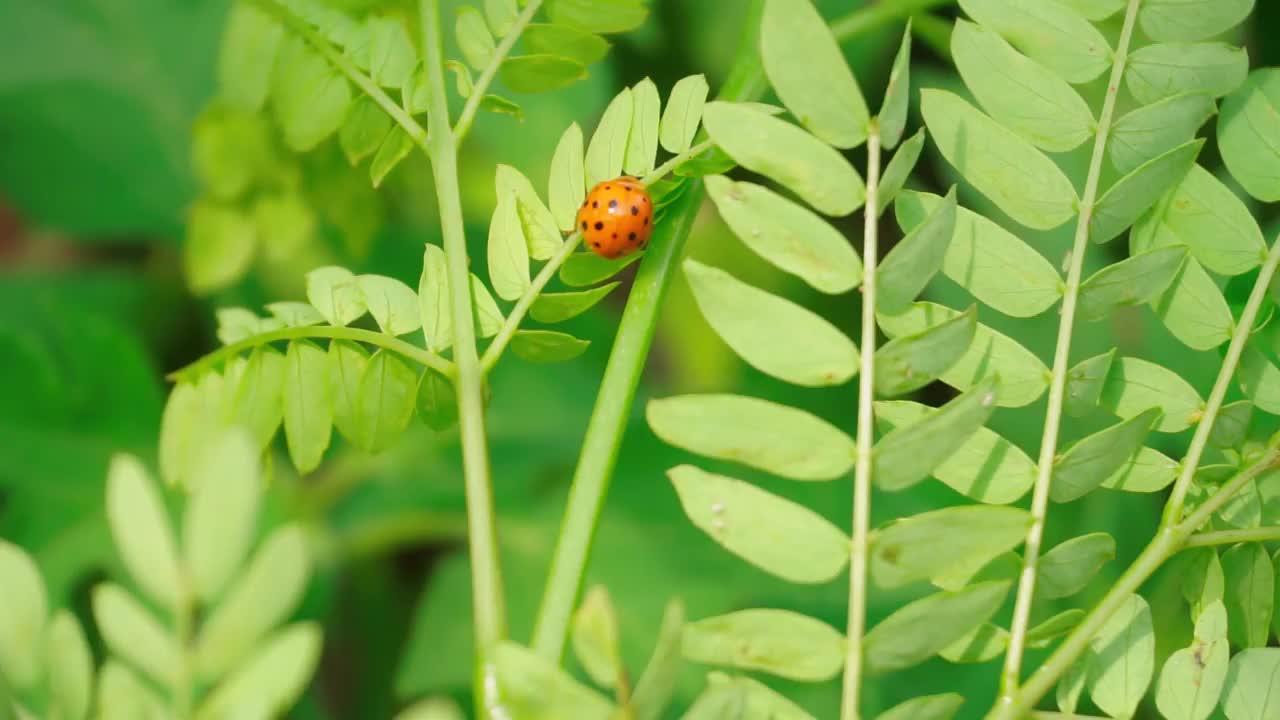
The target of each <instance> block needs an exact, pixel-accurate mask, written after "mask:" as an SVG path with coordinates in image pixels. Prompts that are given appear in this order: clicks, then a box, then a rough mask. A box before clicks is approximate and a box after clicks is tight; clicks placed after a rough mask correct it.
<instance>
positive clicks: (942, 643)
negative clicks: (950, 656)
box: [863, 582, 1010, 674]
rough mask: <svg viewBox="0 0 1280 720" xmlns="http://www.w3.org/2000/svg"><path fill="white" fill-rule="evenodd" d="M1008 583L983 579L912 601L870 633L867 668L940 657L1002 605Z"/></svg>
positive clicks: (888, 669)
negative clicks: (966, 585)
mask: <svg viewBox="0 0 1280 720" xmlns="http://www.w3.org/2000/svg"><path fill="white" fill-rule="evenodd" d="M1009 585H1010V584H1009V583H1008V582H984V583H978V584H976V585H971V586H970V587H967V588H965V589H964V590H960V591H959V592H940V593H935V594H933V595H929V596H928V597H925V598H922V599H920V600H916V601H915V602H912V603H909V604H908V605H906V606H905V607H903V608H901V609H900V610H898V611H896V612H894V613H893V614H892V615H890V616H889V617H887V618H885V619H884V620H882V621H880V624H878V625H876V626H875V627H874V628H872V629H871V632H869V633H867V635H866V638H865V639H864V641H863V652H864V654H865V656H866V665H867V672H869V673H872V674H879V673H885V672H891V671H894V670H904V669H906V668H909V667H911V666H913V665H917V664H919V663H921V662H924V661H925V660H928V659H929V658H930V657H932V656H934V655H936V654H937V653H938V652H939V651H941V650H942V649H943V648H945V647H947V646H948V645H951V644H952V643H954V642H955V641H957V640H959V639H960V638H963V637H964V636H966V635H968V634H969V633H970V632H972V631H973V629H974V628H976V627H978V626H980V625H982V624H983V623H985V622H986V621H987V620H990V619H991V616H992V615H994V614H995V613H996V611H997V610H999V609H1000V605H1001V604H1003V603H1004V599H1005V596H1006V595H1007V594H1008V592H1009Z"/></svg>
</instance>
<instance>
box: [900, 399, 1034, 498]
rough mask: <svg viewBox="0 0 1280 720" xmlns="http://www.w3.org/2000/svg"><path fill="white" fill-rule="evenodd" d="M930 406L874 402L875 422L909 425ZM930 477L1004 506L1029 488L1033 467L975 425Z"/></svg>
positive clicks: (1005, 443)
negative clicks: (966, 437) (966, 440)
mask: <svg viewBox="0 0 1280 720" xmlns="http://www.w3.org/2000/svg"><path fill="white" fill-rule="evenodd" d="M932 410H933V408H931V407H929V406H927V405H921V404H920V403H914V402H907V401H894V402H877V403H876V405H875V415H876V421H877V424H886V423H887V424H888V427H889V428H890V429H893V428H899V427H906V426H910V425H913V424H915V423H917V422H919V421H921V420H923V419H924V418H925V416H927V415H928V414H929V413H930V412H931V411H932ZM933 476H934V477H936V478H937V479H939V480H941V481H942V482H944V483H946V484H947V485H949V486H951V488H952V489H953V490H955V491H956V492H959V493H962V494H963V495H966V496H968V497H970V498H973V499H974V500H977V501H978V502H982V503H989V504H993V505H1004V504H1007V503H1011V502H1014V501H1015V500H1017V499H1018V498H1020V497H1022V496H1023V495H1025V494H1026V493H1027V491H1028V490H1030V489H1031V485H1032V483H1034V482H1035V476H1036V466H1035V463H1033V462H1032V461H1031V458H1030V457H1027V454H1026V453H1025V452H1023V451H1022V449H1021V448H1019V447H1018V446H1017V445H1014V444H1013V443H1011V442H1009V441H1008V440H1005V439H1004V438H1002V437H1000V436H999V435H997V434H996V433H994V432H992V431H991V430H988V429H987V428H979V429H978V431H977V432H976V433H975V434H974V435H973V437H971V438H970V439H969V440H968V442H966V443H964V444H963V445H961V446H960V449H958V450H956V452H955V453H954V454H953V455H952V456H951V457H949V458H948V459H947V460H946V461H944V462H943V463H942V464H941V465H939V466H938V467H936V468H934V469H933Z"/></svg>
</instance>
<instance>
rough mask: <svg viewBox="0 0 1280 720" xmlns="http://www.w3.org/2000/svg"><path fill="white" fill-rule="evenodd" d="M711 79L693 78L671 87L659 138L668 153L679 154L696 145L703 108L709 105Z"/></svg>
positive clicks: (681, 80)
mask: <svg viewBox="0 0 1280 720" xmlns="http://www.w3.org/2000/svg"><path fill="white" fill-rule="evenodd" d="M709 92H710V86H709V85H707V76H705V75H689V76H688V77H684V78H681V79H680V81H679V82H677V83H676V84H675V86H674V87H672V88H671V95H670V96H669V97H668V98H667V109H666V110H665V111H663V113H662V123H661V126H660V128H659V139H661V141H662V147H663V148H665V149H666V150H667V152H670V153H675V154H679V153H682V152H685V151H686V150H688V149H689V148H690V147H692V146H693V138H694V136H695V135H697V134H698V127H699V126H700V125H701V124H702V109H703V108H704V107H705V106H706V103H707V94H708V93H709Z"/></svg>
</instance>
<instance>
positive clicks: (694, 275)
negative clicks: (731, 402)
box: [684, 260, 858, 387]
mask: <svg viewBox="0 0 1280 720" xmlns="http://www.w3.org/2000/svg"><path fill="white" fill-rule="evenodd" d="M684 274H685V278H686V279H688V281H689V285H690V287H691V288H692V289H693V296H694V299H695V300H696V301H697V304H698V308H699V309H700V310H701V311H702V314H703V316H704V317H705V318H706V319H707V322H709V323H710V324H711V327H712V328H714V329H715V331H716V334H717V335H719V336H720V337H721V338H722V339H723V340H724V341H725V343H727V344H728V345H729V347H731V348H733V350H734V352H736V353H737V354H738V355H739V356H740V357H741V358H742V359H743V360H745V361H746V362H747V364H749V365H751V366H752V367H754V368H756V369H757V370H759V371H761V372H763V373H766V374H768V375H772V376H773V377H776V378H778V379H780V380H786V381H787V382H790V383H794V384H796V385H804V386H807V387H822V386H827V385H840V384H843V383H845V382H847V381H848V380H849V378H851V377H853V375H854V373H856V372H857V371H858V349H857V347H856V346H854V344H853V342H852V341H851V340H849V338H848V337H846V336H845V335H844V334H843V333H841V332H840V331H839V330H837V329H836V328H835V326H833V325H831V323H829V322H827V321H826V320H824V319H822V318H821V317H819V316H818V315H816V314H814V313H812V312H810V311H809V310H806V309H805V308H802V307H800V306H799V305H796V304H794V303H792V302H791V301H789V300H784V299H783V298H780V297H777V296H776V295H771V294H769V293H767V292H765V291H763V290H759V289H757V288H755V287H752V286H751V285H748V284H746V283H744V282H742V281H741V280H738V279H737V278H735V277H733V276H732V275H730V274H729V273H726V272H724V271H723V270H719V269H716V268H713V267H710V266H707V265H703V264H701V263H699V262H697V261H695V260H686V261H685V262H684Z"/></svg>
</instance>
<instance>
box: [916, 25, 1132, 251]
mask: <svg viewBox="0 0 1280 720" xmlns="http://www.w3.org/2000/svg"><path fill="white" fill-rule="evenodd" d="M982 1H983V2H988V1H991V0H982ZM970 2H977V0H970ZM921 97H922V103H921V111H922V112H923V113H924V119H925V124H926V125H928V127H929V133H930V134H931V135H933V141H934V143H936V144H937V146H938V149H939V150H940V151H941V152H942V154H943V156H945V157H946V158H947V161H948V162H950V163H951V165H952V166H954V167H955V168H956V169H957V170H958V171H959V172H960V174H961V175H963V176H964V177H965V179H966V180H968V181H969V182H970V183H972V184H973V186H974V187H975V188H977V190H978V191H979V192H981V193H982V194H983V195H985V196H986V197H987V198H988V199H990V200H991V201H992V202H993V203H995V204H996V205H997V206H998V207H999V208H1000V209H1001V210H1003V211H1004V212H1006V213H1007V214H1008V215H1009V217H1011V218H1013V219H1014V220H1016V221H1018V222H1019V223H1022V224H1023V225H1026V226H1027V227H1029V228H1033V229H1036V230H1052V229H1053V228H1056V227H1058V226H1059V225H1062V224H1063V223H1065V222H1066V221H1068V220H1070V219H1072V218H1073V217H1075V214H1076V205H1077V203H1078V202H1079V200H1078V198H1077V197H1076V191H1075V188H1074V187H1072V185H1071V181H1070V180H1068V179H1067V176H1066V175H1064V174H1063V173H1062V171H1061V170H1059V169H1058V166H1057V165H1055V164H1054V163H1053V161H1052V160H1050V159H1049V158H1048V157H1046V156H1045V155H1044V154H1043V153H1041V152H1040V151H1039V150H1036V149H1035V148H1034V147H1032V146H1031V144H1030V143H1028V142H1027V141H1025V140H1023V139H1021V138H1019V137H1018V136H1016V135H1014V134H1013V133H1012V132H1010V131H1009V130H1007V129H1006V128H1005V127H1004V126H1003V125H1000V124H999V123H997V122H995V121H994V120H992V119H991V118H989V117H987V116H986V115H984V114H982V112H980V111H979V110H977V109H976V108H974V107H973V106H972V105H970V104H969V103H967V102H965V101H964V100H962V99H960V98H959V97H957V96H956V95H953V94H951V93H949V92H946V91H944V90H923V91H921ZM1144 209H1145V208H1144Z"/></svg>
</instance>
